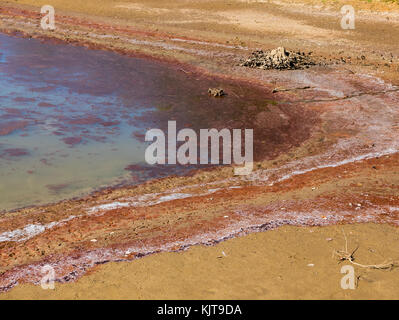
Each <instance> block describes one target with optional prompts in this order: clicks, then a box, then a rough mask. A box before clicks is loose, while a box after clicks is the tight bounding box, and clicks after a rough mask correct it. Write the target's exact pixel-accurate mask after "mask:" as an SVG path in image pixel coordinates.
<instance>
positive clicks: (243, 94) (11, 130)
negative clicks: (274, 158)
mask: <svg viewBox="0 0 399 320" xmlns="http://www.w3.org/2000/svg"><path fill="white" fill-rule="evenodd" d="M218 86H222V87H223V88H224V89H225V91H227V92H228V93H229V95H228V96H227V97H226V98H211V97H209V95H208V93H207V91H208V88H209V87H218ZM270 108H277V107H276V106H275V104H274V103H271V102H270V99H269V98H268V97H266V96H265V94H264V93H263V91H261V90H260V89H255V88H251V89H250V88H249V87H247V86H245V85H242V84H241V85H240V84H237V83H234V82H231V81H227V80H221V79H218V78H210V77H204V76H202V75H198V74H194V73H190V72H187V71H185V70H182V69H181V68H179V67H177V66H172V65H168V64H165V63H161V62H156V61H151V60H146V59H142V58H135V57H127V56H122V55H119V54H117V53H113V52H107V51H99V50H90V49H87V48H83V47H75V46H71V45H66V44H56V43H51V42H43V41H40V40H37V39H26V38H19V37H11V36H7V35H1V34H0V211H1V210H9V209H14V208H18V207H23V206H30V205H36V204H43V203H49V202H54V201H58V200H61V199H66V198H71V197H74V196H80V195H82V194H85V193H88V192H91V191H93V190H95V189H98V188H101V187H104V186H110V185H116V184H121V183H137V182H139V181H142V180H145V179H149V178H153V177H160V176H164V175H167V174H172V173H173V174H175V173H181V172H184V170H181V169H182V168H179V167H173V168H172V167H170V166H169V167H168V166H165V167H163V168H161V169H159V168H157V169H152V168H148V166H146V165H145V164H144V162H143V161H144V151H145V148H146V143H145V142H144V135H145V132H146V130H148V129H149V128H154V127H156V128H162V129H165V128H166V126H167V121H168V120H176V121H177V126H178V129H179V128H183V127H189V128H193V129H195V130H198V129H199V128H212V127H215V128H222V127H227V128H244V127H247V128H248V127H249V128H251V125H249V124H250V123H252V122H253V120H254V119H255V120H257V121H258V122H259V121H260V122H259V123H258V124H255V134H257V132H256V126H259V128H262V132H260V131H259V130H258V135H257V136H256V137H255V139H258V140H259V138H262V139H263V142H262V143H258V144H257V141H258V140H257V141H256V142H255V154H256V152H258V154H260V153H262V150H261V149H262V148H264V147H263V146H265V145H267V146H273V148H269V149H267V150H274V149H275V148H274V147H275V146H276V145H281V144H283V143H285V142H284V141H285V140H289V139H287V134H285V135H284V139H283V138H280V137H279V136H278V135H276V132H278V130H279V126H280V127H284V126H285V127H287V126H292V125H294V126H295V125H296V124H295V123H293V122H292V121H291V120H287V117H285V118H284V117H282V119H284V121H282V122H281V123H278V124H277V126H276V124H275V123H272V125H273V126H272V129H273V132H271V131H270V132H268V131H267V130H265V129H267V123H266V124H265V123H262V121H263V122H265V121H266V120H265V119H264V118H267V119H268V117H265V115H264V112H265V110H267V111H270V110H269V109H270ZM291 109H292V108H291ZM279 110H280V111H279V112H283V113H284V112H285V111H284V110H283V109H281V108H280V109H279ZM262 113H263V115H262V116H260V117H259V116H258V118H256V116H257V115H259V114H262ZM272 113H273V112H272ZM269 118H270V117H269ZM262 119H263V120H262ZM288 119H289V118H288ZM267 121H269V120H267ZM267 121H266V122H267ZM274 122H275V121H274ZM295 122H298V124H300V122H301V119H300V117H298V119H296V120H295ZM286 129H287V128H286ZM276 130H277V131H276ZM285 131H287V130H285ZM288 131H289V130H288ZM288 135H289V134H288ZM292 137H293V139H294V140H296V139H297V140H298V141H299V140H303V138H304V137H305V136H304V135H297V134H295V133H293V134H292ZM283 140H284V141H283ZM265 142H266V144H265ZM294 142H295V141H294ZM290 143H291V144H292V143H293V141H291V142H290ZM256 145H258V146H259V147H258V149H256V148H257V147H256ZM265 150H266V149H265ZM265 150H263V151H265ZM263 153H265V152H263ZM266 153H267V152H266ZM140 168H144V169H145V170H141V169H140Z"/></svg>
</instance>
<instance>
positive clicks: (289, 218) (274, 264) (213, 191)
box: [0, 1, 399, 298]
mask: <svg viewBox="0 0 399 320" xmlns="http://www.w3.org/2000/svg"><path fill="white" fill-rule="evenodd" d="M24 3H29V1H25V2H24ZM35 4H36V2H35ZM103 4H104V6H98V7H97V6H96V9H95V8H94V6H93V4H92V3H91V2H87V4H86V5H85V6H82V7H76V6H75V5H74V4H73V3H70V2H68V3H67V2H63V1H58V2H57V3H56V4H54V5H55V6H57V5H59V7H60V8H62V9H61V12H62V13H61V14H60V15H59V16H58V18H57V21H58V24H57V26H58V29H57V30H56V31H55V32H42V31H40V30H38V29H37V27H36V25H35V24H37V22H38V18H39V17H38V14H37V13H35V12H34V11H32V8H31V7H29V6H28V7H22V8H23V9H21V6H18V8H17V9H13V8H11V7H10V3H8V4H7V5H6V6H4V7H2V10H1V11H0V18H2V19H1V21H2V24H1V25H0V29H2V30H3V31H5V32H8V33H15V32H23V33H24V34H25V35H33V36H35V37H37V38H42V39H43V38H47V39H48V38H49V37H50V38H52V37H55V38H58V39H61V40H63V41H67V42H70V43H75V44H79V45H82V44H85V45H86V46H88V47H92V48H104V49H107V50H114V51H118V52H121V53H124V54H128V55H137V54H140V55H142V56H146V57H150V56H151V57H152V58H153V59H157V60H162V61H168V62H173V63H174V65H175V66H176V67H177V68H178V69H181V70H182V72H184V73H193V74H194V72H199V73H202V74H207V75H209V74H214V75H216V74H217V75H219V76H221V77H226V78H231V79H236V80H240V81H244V82H246V83H249V84H253V85H258V86H262V87H263V89H264V90H265V92H267V93H272V92H273V89H275V88H285V89H288V90H286V91H282V92H278V93H275V94H274V95H273V97H274V99H273V101H267V102H266V107H267V109H268V110H269V111H266V110H260V113H259V114H260V115H259V114H258V116H256V117H255V123H256V121H257V123H258V124H259V125H260V126H262V125H263V126H266V127H267V126H270V127H272V128H274V129H275V130H280V131H278V132H279V136H281V137H283V136H285V137H287V134H289V133H291V132H295V126H293V127H287V126H286V124H285V122H284V121H282V120H281V118H278V117H277V118H276V115H277V116H278V115H279V114H282V112H284V110H285V109H284V108H287V109H289V108H290V107H291V106H296V107H301V108H302V110H307V111H309V112H314V113H316V114H317V115H318V119H319V121H315V122H311V125H312V134H311V135H310V136H305V137H304V138H305V139H306V141H305V142H303V141H302V142H300V143H295V142H293V143H290V144H291V145H290V146H288V147H287V149H288V150H289V151H285V152H282V153H281V152H276V154H274V155H271V156H270V157H269V158H266V159H264V160H259V161H258V162H257V163H256V169H257V171H255V172H254V173H253V174H252V175H251V176H249V177H247V178H246V179H238V178H237V177H234V176H233V175H232V170H231V168H223V169H217V170H214V171H201V172H198V173H196V174H194V175H193V176H191V177H186V178H168V179H164V180H160V181H155V182H151V183H148V184H144V185H140V186H138V187H135V188H120V189H115V190H114V189H109V190H104V191H102V192H99V193H96V194H93V195H91V196H88V197H84V198H82V199H77V200H70V201H63V202H61V203H58V204H54V205H51V206H43V207H36V208H28V209H24V210H19V211H16V212H10V213H6V214H5V215H3V216H2V220H1V222H2V224H1V230H0V231H1V232H2V235H3V237H6V236H7V237H9V238H7V239H8V241H3V242H2V243H1V251H0V253H1V258H2V260H1V261H2V264H1V272H2V275H1V277H0V283H1V286H2V290H3V291H7V290H8V289H11V288H13V287H14V289H12V290H11V291H9V292H8V293H5V294H2V295H0V298H2V297H3V298H7V297H10V298H30V297H32V296H35V297H43V298H46V297H47V298H95V297H98V294H100V292H101V294H104V296H101V297H104V298H166V297H168V298H180V297H184V298H396V297H397V293H398V290H397V289H396V288H397V285H394V284H395V283H396V282H395V281H396V279H397V275H396V272H397V269H393V270H363V269H359V270H357V268H356V272H357V274H358V275H360V278H359V282H358V287H357V289H356V290H353V291H349V292H348V290H346V291H344V290H342V289H341V288H340V287H339V280H340V278H341V277H342V275H341V274H340V273H339V271H340V266H339V265H338V264H337V261H336V260H334V259H333V258H332V257H331V254H332V250H333V249H342V246H343V245H344V241H343V236H342V228H344V230H345V232H346V234H347V235H348V240H349V241H350V242H351V241H352V239H351V237H352V236H353V241H354V242H356V243H357V244H358V245H359V251H358V252H357V253H356V261H359V263H364V264H369V263H371V264H374V263H381V262H383V261H384V260H386V259H392V260H394V259H397V258H398V257H397V253H396V251H395V246H394V243H395V241H397V238H396V237H397V227H396V226H397V225H398V223H399V216H398V214H399V209H398V207H399V194H398V192H399V191H398V190H399V188H398V185H399V184H398V181H399V177H398V172H399V170H398V163H399V162H398V161H399V159H398V153H397V150H398V145H397V144H398V141H397V139H396V137H397V136H398V128H399V126H398V123H399V122H398V121H399V118H398V114H397V107H398V101H399V97H398V93H397V91H398V88H397V87H396V86H395V84H397V67H398V61H399V60H398V53H399V52H398V49H397V47H396V46H395V41H396V40H395V37H396V36H397V34H398V33H396V32H394V30H395V28H397V22H396V20H395V19H396V18H395V17H396V16H395V12H396V10H397V8H396V7H395V6H394V5H387V4H381V8H382V9H384V10H391V11H392V13H391V14H390V15H388V18H389V19H388V20H387V19H386V15H381V14H380V15H372V16H371V18H370V17H368V16H367V14H365V15H364V16H362V17H361V19H360V22H359V28H358V29H357V31H356V37H353V35H352V34H350V33H348V32H343V31H342V30H341V31H340V30H339V29H338V28H339V24H338V23H336V19H337V13H336V12H335V13H334V12H332V13H331V12H330V13H329V15H328V14H325V12H324V11H323V10H321V11H320V10H319V9H317V7H313V8H308V7H307V9H306V10H309V12H310V13H309V12H308V11H306V10H304V12H308V13H306V14H302V16H301V17H297V18H294V13H295V10H297V9H298V7H295V6H293V8H292V9H290V10H288V12H287V11H284V10H283V9H286V7H284V4H282V8H281V7H279V6H280V5H277V6H276V5H275V4H273V3H271V4H251V5H250V7H247V4H243V3H239V2H234V4H231V7H228V6H230V5H229V4H227V3H224V2H223V1H221V2H215V3H213V4H212V5H211V4H209V3H207V4H201V5H200V4H194V3H193V4H190V5H189V6H190V8H189V9H190V10H194V11H188V12H187V11H181V12H180V11H179V10H180V9H181V10H185V9H187V8H185V7H184V5H183V4H180V3H177V4H176V6H179V5H181V7H180V9H179V10H177V11H176V10H175V9H176V8H175V7H174V6H175V5H174V4H172V3H165V4H164V6H165V7H166V8H165V7H164V8H160V7H159V6H157V5H155V4H149V3H146V4H144V3H143V4H140V5H139V4H137V3H136V4H134V7H133V8H132V7H130V8H127V9H128V10H122V11H121V10H120V9H118V8H114V10H115V11H112V10H111V11H109V5H110V3H108V2H107V1H104V2H103ZM113 5H114V4H113ZM263 5H264V7H260V6H263ZM361 6H362V8H364V7H366V9H367V6H368V5H367V4H361ZM332 7H333V8H334V5H332ZM227 8H229V9H227ZM125 9H126V8H125ZM243 9H246V10H243ZM247 9H248V10H247ZM257 9H260V10H264V14H266V12H268V11H267V10H269V9H270V10H271V11H270V10H269V12H271V14H272V15H273V17H274V19H273V17H270V18H272V19H271V20H267V21H268V22H266V20H265V21H264V22H262V21H261V20H259V19H257V18H256V17H257V16H256V13H255V12H254V10H255V11H256V10H257ZM302 9H303V8H301V9H300V10H302ZM330 9H331V8H330ZM330 9H329V10H330ZM62 10H65V11H62ZM196 10H197V11H196ZM209 10H211V11H213V12H214V13H215V14H216V19H217V21H218V22H215V21H212V19H214V18H215V17H214V16H212V15H209V12H208V11H209ZM315 10H319V11H320V12H321V13H320V14H319V15H314V11H315ZM73 11H75V12H73ZM110 12H112V13H113V14H115V16H112V17H110V16H108V17H107V16H106V15H107V14H109V13H110ZM312 12H313V13H312ZM154 13H156V14H159V20H156V19H153V23H151V25H149V24H148V23H146V21H147V20H146V17H148V16H151V15H153V14H154ZM187 14H188V15H194V16H195V15H196V14H199V16H198V15H197V16H196V17H197V18H196V19H197V21H189V22H187V21H185V20H183V21H182V18H183V17H184V19H187ZM323 14H324V15H323ZM84 15H89V16H90V18H91V19H83V17H84ZM223 15H224V16H225V19H226V20H222V21H224V22H225V23H226V24H225V25H223V23H219V22H220V21H221V20H220V16H223ZM226 15H228V17H226ZM304 15H307V20H306V21H307V22H306V23H305V24H304V23H303V21H302V22H298V21H301V19H305V17H304ZM21 16H22V17H23V19H19V18H18V17H21ZM276 16H284V17H285V19H288V21H285V22H286V25H288V26H289V28H291V29H292V30H293V32H288V30H285V29H284V28H283V29H282V25H281V24H280V23H279V19H277V20H276ZM166 17H169V19H171V20H172V21H173V22H171V23H166V21H167V20H165V19H166ZM193 18H194V17H193ZM259 18H262V17H259ZM367 19H369V20H367ZM370 19H371V20H370ZM83 20H84V21H83ZM133 21H134V22H133ZM256 21H258V22H259V21H260V22H259V23H258V22H256ZM270 21H273V22H272V23H270ZM362 21H366V22H364V24H362V23H363V22H362ZM370 21H371V22H370ZM387 21H389V22H387ZM253 22H255V25H253ZM329 23H330V24H329ZM264 24H267V25H268V26H269V25H270V26H271V27H272V28H271V30H270V29H268V28H266V27H265V25H264ZM273 27H274V29H273ZM363 27H364V28H363ZM387 27H389V28H391V30H392V33H389V35H391V36H389V37H387V36H384V35H385V34H387V33H386V32H385V31H384V28H387ZM262 28H263V29H262ZM160 30H162V31H160ZM256 30H258V31H262V33H260V34H259V33H257V32H256ZM374 31H375V32H374ZM265 32H266V33H267V34H268V37H265V36H264V34H265ZM233 34H234V37H233ZM237 35H239V36H237ZM378 35H380V36H379V37H378ZM282 37H283V38H284V41H282V40H281V38H282ZM110 39H112V42H111V41H110ZM282 42H284V45H287V46H291V47H294V48H298V49H299V48H300V49H301V50H309V51H315V53H314V56H315V59H317V60H318V61H319V62H322V64H323V66H321V67H316V68H311V69H309V70H297V71H293V72H278V71H270V72H264V71H261V70H249V69H243V68H239V67H237V62H238V61H239V59H240V58H244V57H246V56H247V55H248V53H249V52H250V51H251V49H254V48H256V47H259V46H262V47H263V46H264V47H266V48H270V47H275V46H278V45H281V44H282ZM396 43H397V42H396ZM315 45H316V46H315ZM316 48H317V49H316ZM337 48H339V49H337ZM341 51H343V52H344V53H343V52H341ZM365 53H366V56H367V57H366V61H364V59H362V58H361V55H363V54H365ZM391 54H392V56H391ZM344 55H345V57H344ZM349 56H350V58H348V57H349ZM342 59H344V60H345V62H343V61H342ZM395 79H396V80H395ZM383 80H385V82H384V81H383ZM299 84H300V85H301V86H303V85H310V87H311V88H310V90H293V88H297V87H298V86H299ZM238 96H240V93H238ZM270 110H272V113H273V116H272V117H270V115H269V117H268V116H267V115H268V114H266V113H265V112H270ZM248 111H251V109H249V110H247V112H248ZM262 112H263V113H262ZM270 119H272V120H273V119H279V121H271V120H270ZM289 123H292V122H289ZM370 222H373V223H379V224H378V225H376V224H373V223H370ZM54 223H55V224H54ZM348 223H351V224H348ZM358 223H366V224H361V225H359V224H358ZM287 224H288V225H296V226H301V227H292V226H284V225H287ZM332 224H339V225H337V226H328V225H332ZM29 225H34V226H36V229H35V230H39V231H40V232H38V233H35V232H34V233H29V231H30V229H26V226H29ZM342 225H343V227H342ZM311 226H312V227H311ZM314 226H320V227H314ZM321 226H323V227H321ZM16 230H18V232H17V233H15V231H16ZM257 231H261V232H260V233H255V234H251V233H253V232H257ZM263 231H264V232H263ZM248 234H249V235H248ZM238 236H240V237H239V238H236V239H231V238H234V237H238ZM10 237H11V238H10ZM13 237H14V238H13ZM330 238H331V239H332V240H327V239H330ZM93 240H95V241H93ZM223 240H226V241H223ZM220 241H222V242H220ZM219 242H220V243H219ZM218 243H219V244H218ZM201 244H202V245H204V244H205V245H208V246H209V245H215V246H213V247H204V246H201ZM186 249H188V250H187V251H186ZM162 251H177V252H173V253H170V252H169V253H167V252H162ZM221 251H223V252H224V253H225V255H224V254H223V253H222V254H220V252H221ZM146 255H148V257H147V256H146ZM230 255H231V259H230V260H229V257H230ZM144 256H146V257H144ZM138 258H140V259H138ZM131 260H134V261H131ZM113 261H119V262H117V263H115V262H113ZM121 261H127V262H121ZM105 262H108V263H106V264H104V265H101V266H96V265H98V264H103V263H105ZM43 264H51V265H53V266H55V268H56V271H57V279H58V281H60V282H71V281H73V280H76V281H75V282H71V283H66V284H65V283H64V284H62V285H57V290H56V291H54V292H49V291H44V290H42V289H41V288H40V287H38V286H32V285H26V284H23V283H26V282H27V283H29V282H33V283H37V282H38V280H39V279H40V277H41V275H40V267H41V266H42V265H43ZM312 264H314V266H308V265H312ZM196 265H198V266H202V268H197V267H195V266H196ZM136 268H137V269H136ZM159 270H167V271H165V272H162V273H160V272H159ZM197 270H198V271H197ZM249 270H250V272H249ZM268 270H270V272H268ZM87 273H89V274H87ZM205 273H206V275H205ZM85 274H86V275H85ZM182 274H183V275H184V276H181V275H182ZM243 274H244V275H245V276H244V277H243ZM121 275H122V276H121ZM316 280H320V281H316ZM16 284H18V285H17V286H16ZM93 288H95V290H94V289H93ZM193 288H195V290H194V289H193ZM168 293H169V294H171V293H173V294H174V295H175V296H173V294H171V295H170V296H166V295H167V294H168Z"/></svg>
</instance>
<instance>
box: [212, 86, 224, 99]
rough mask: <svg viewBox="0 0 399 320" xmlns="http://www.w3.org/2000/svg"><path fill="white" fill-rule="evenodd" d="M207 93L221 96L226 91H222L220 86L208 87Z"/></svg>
mask: <svg viewBox="0 0 399 320" xmlns="http://www.w3.org/2000/svg"><path fill="white" fill-rule="evenodd" d="M208 93H209V95H210V96H212V97H223V96H225V95H226V93H224V91H223V89H220V88H209V89H208Z"/></svg>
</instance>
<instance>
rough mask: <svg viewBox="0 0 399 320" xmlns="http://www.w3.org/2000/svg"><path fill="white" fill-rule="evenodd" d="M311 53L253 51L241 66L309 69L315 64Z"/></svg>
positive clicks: (281, 49) (281, 48)
mask: <svg viewBox="0 0 399 320" xmlns="http://www.w3.org/2000/svg"><path fill="white" fill-rule="evenodd" d="M310 55H311V53H307V54H306V53H304V52H300V51H298V52H293V51H288V50H286V49H285V48H283V47H278V48H277V49H273V50H268V51H265V52H264V51H262V50H258V51H254V52H252V54H251V56H250V57H249V58H248V59H247V60H245V61H244V62H243V63H241V66H245V67H250V68H259V69H265V70H267V69H277V70H295V69H304V68H309V66H312V65H315V64H316V63H315V62H314V61H313V59H312V58H311V57H310Z"/></svg>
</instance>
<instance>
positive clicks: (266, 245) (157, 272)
mask: <svg viewBox="0 0 399 320" xmlns="http://www.w3.org/2000/svg"><path fill="white" fill-rule="evenodd" d="M342 231H344V232H345V234H346V235H347V238H348V242H349V247H350V248H352V249H354V248H355V247H356V246H357V245H359V249H358V251H357V253H356V255H355V257H356V261H357V262H359V263H362V264H376V263H381V262H383V261H385V260H389V259H395V258H396V259H398V258H399V250H398V249H397V247H396V246H395V243H396V242H397V241H398V240H399V230H398V229H397V228H396V227H390V226H387V225H376V224H364V225H345V226H329V227H312V228H303V227H290V226H286V227H281V228H279V229H278V230H271V231H267V232H262V233H256V234H251V235H249V236H246V237H242V238H236V239H232V240H228V241H225V242H222V243H220V244H218V245H216V246H212V247H203V246H197V247H193V248H191V249H189V250H188V251H185V252H175V253H173V252H172V253H161V254H157V255H154V256H149V257H145V258H142V259H139V260H136V261H134V262H119V263H109V264H105V265H102V266H98V267H97V268H96V269H95V270H93V271H92V272H91V273H90V274H89V275H87V276H85V277H83V278H81V279H79V280H78V281H76V282H74V283H68V284H56V285H55V289H54V290H43V289H41V287H40V286H32V285H21V286H18V287H16V288H15V289H13V290H11V291H10V292H9V293H5V294H2V296H1V298H2V299H32V298H34V299H398V298H399V290H398V285H399V274H398V272H399V271H398V269H393V270H370V269H363V268H358V267H356V266H355V275H356V277H357V278H358V280H357V286H356V289H354V290H350V289H348V290H343V289H342V288H341V286H340V283H341V278H342V277H343V276H344V274H341V267H342V266H343V265H347V264H348V263H347V262H343V263H340V264H339V263H338V261H337V260H336V259H334V258H333V257H332V253H333V251H334V250H342V249H343V247H344V243H345V240H344V236H343V233H342Z"/></svg>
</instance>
